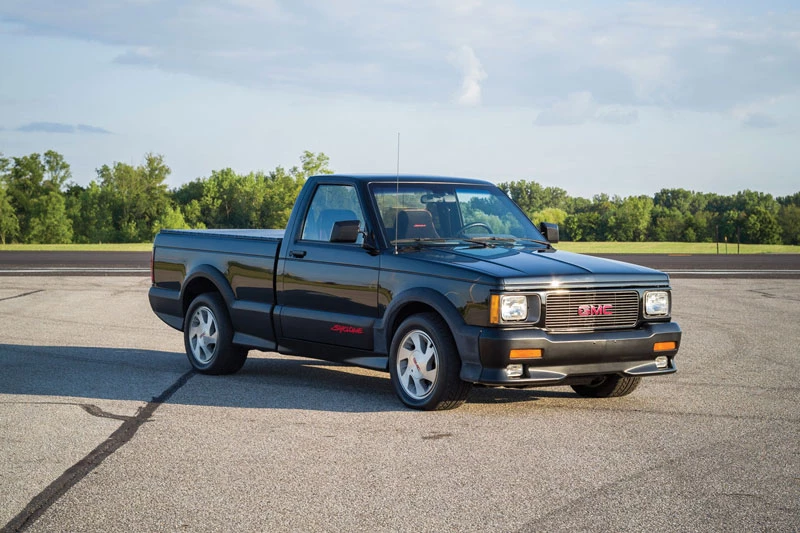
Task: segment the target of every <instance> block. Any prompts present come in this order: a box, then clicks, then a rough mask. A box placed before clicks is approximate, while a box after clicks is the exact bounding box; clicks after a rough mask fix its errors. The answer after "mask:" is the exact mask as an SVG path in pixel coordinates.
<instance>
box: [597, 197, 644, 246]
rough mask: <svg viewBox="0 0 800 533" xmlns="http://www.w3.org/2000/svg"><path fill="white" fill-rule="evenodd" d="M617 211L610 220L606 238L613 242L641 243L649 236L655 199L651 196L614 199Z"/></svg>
mask: <svg viewBox="0 0 800 533" xmlns="http://www.w3.org/2000/svg"><path fill="white" fill-rule="evenodd" d="M614 204H616V209H615V210H614V214H613V215H612V216H611V217H610V218H609V219H608V220H609V222H608V228H607V233H606V237H607V238H608V240H611V241H620V242H640V241H644V240H645V238H646V236H647V228H648V227H649V225H650V213H651V211H652V210H653V199H652V198H650V197H649V196H628V197H627V198H625V199H621V198H619V197H615V198H614Z"/></svg>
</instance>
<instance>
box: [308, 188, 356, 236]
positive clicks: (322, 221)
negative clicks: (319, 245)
mask: <svg viewBox="0 0 800 533" xmlns="http://www.w3.org/2000/svg"><path fill="white" fill-rule="evenodd" d="M342 220H358V222H359V227H360V228H361V229H364V212H363V210H362V209H361V204H360V203H359V201H358V194H357V193H356V189H355V187H353V186H352V185H320V186H319V187H317V190H316V191H315V192H314V198H313V199H312V200H311V206H310V207H309V209H308V212H307V213H306V219H305V221H303V233H302V236H301V237H300V238H301V239H302V240H305V241H321V242H330V240H331V233H332V232H333V225H334V224H335V223H336V222H339V221H342ZM363 240H364V236H363V235H361V234H359V236H358V240H356V244H358V245H360V244H361V243H362V241H363Z"/></svg>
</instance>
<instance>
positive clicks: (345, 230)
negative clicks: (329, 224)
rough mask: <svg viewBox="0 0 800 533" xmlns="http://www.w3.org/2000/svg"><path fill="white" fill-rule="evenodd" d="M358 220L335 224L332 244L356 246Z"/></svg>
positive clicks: (342, 221) (341, 221)
mask: <svg viewBox="0 0 800 533" xmlns="http://www.w3.org/2000/svg"><path fill="white" fill-rule="evenodd" d="M359 224H361V223H360V222H359V221H358V220H339V221H337V222H334V224H333V231H331V239H330V242H343V243H347V244H355V242H356V241H357V240H358V235H359V234H358V226H359Z"/></svg>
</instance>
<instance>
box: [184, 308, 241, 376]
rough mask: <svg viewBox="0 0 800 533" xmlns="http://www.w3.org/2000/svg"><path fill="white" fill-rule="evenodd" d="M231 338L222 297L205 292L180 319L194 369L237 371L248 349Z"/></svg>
mask: <svg viewBox="0 0 800 533" xmlns="http://www.w3.org/2000/svg"><path fill="white" fill-rule="evenodd" d="M232 341H233V326H232V325H231V319H230V317H229V316H228V311H227V309H226V307H225V302H224V301H223V300H222V297H221V296H220V295H219V294H217V293H205V294H201V295H199V296H198V297H197V298H195V299H194V300H193V301H192V303H191V305H189V312H188V313H186V316H185V317H184V319H183V344H184V347H185V348H186V356H187V357H188V358H189V363H191V365H192V366H193V367H194V369H195V370H197V371H198V372H202V373H203V374H216V375H218V374H233V373H234V372H238V371H239V369H240V368H242V365H244V362H245V360H246V359H247V349H245V348H242V347H241V346H235V345H234V344H233V342H232Z"/></svg>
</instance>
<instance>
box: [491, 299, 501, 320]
mask: <svg viewBox="0 0 800 533" xmlns="http://www.w3.org/2000/svg"><path fill="white" fill-rule="evenodd" d="M489 323H490V324H499V323H500V296H499V295H497V294H492V296H491V297H490V298H489Z"/></svg>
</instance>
